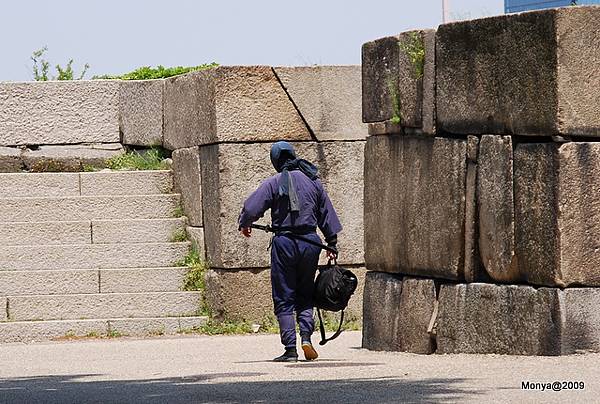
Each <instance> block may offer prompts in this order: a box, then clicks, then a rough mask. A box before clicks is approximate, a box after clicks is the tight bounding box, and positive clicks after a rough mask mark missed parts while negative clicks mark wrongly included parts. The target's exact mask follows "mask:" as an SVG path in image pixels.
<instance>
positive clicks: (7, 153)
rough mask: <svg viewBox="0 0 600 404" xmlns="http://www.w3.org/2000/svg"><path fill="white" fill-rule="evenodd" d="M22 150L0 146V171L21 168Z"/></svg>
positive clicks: (5, 171)
mask: <svg viewBox="0 0 600 404" xmlns="http://www.w3.org/2000/svg"><path fill="white" fill-rule="evenodd" d="M21 153H22V150H21V149H19V148H16V147H3V146H0V173H14V172H19V171H21V170H22V169H23V162H22V161H21Z"/></svg>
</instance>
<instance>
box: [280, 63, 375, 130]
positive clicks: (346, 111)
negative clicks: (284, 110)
mask: <svg viewBox="0 0 600 404" xmlns="http://www.w3.org/2000/svg"><path fill="white" fill-rule="evenodd" d="M274 70H275V74H277V77H278V78H279V80H280V81H281V83H282V84H283V87H284V88H285V90H286V92H287V93H288V94H289V96H290V97H291V99H292V101H293V102H294V105H295V106H296V107H297V108H298V110H299V111H300V114H301V115H302V117H303V118H304V120H305V121H306V123H307V124H308V126H309V128H310V129H311V131H312V133H314V135H315V136H316V138H317V139H318V140H320V141H324V140H361V139H365V138H366V136H367V125H366V124H364V123H363V122H362V117H361V67H360V66H310V67H309V66H306V67H276V68H274Z"/></svg>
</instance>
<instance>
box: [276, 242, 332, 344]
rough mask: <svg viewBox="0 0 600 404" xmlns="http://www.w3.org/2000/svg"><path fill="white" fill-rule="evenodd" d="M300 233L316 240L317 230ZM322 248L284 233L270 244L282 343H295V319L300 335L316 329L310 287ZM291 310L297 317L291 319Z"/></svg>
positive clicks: (292, 315)
mask: <svg viewBox="0 0 600 404" xmlns="http://www.w3.org/2000/svg"><path fill="white" fill-rule="evenodd" d="M303 237H306V238H310V239H312V240H314V241H316V242H319V243H320V242H321V239H320V238H319V236H318V235H317V234H316V233H312V234H307V235H304V236H303ZM320 253H321V249H320V248H319V247H316V246H314V245H311V244H309V243H307V242H305V241H302V240H297V239H293V238H291V237H287V236H285V235H280V236H275V237H273V244H272V245H271V286H272V292H273V304H274V309H275V315H276V316H277V321H278V322H279V333H280V336H281V343H282V344H283V345H284V346H285V347H286V348H295V347H296V321H295V320H297V321H298V325H299V328H300V335H301V336H302V337H303V338H310V335H311V334H312V333H313V331H314V329H315V321H314V318H313V299H312V296H313V290H314V287H315V274H316V271H317V266H318V264H319V255H320ZM294 314H295V315H296V318H295V319H294Z"/></svg>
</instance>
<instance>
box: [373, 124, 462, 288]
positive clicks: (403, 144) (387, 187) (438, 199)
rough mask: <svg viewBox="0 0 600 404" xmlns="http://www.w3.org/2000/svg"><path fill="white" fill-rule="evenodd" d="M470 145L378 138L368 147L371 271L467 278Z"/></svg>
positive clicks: (387, 137)
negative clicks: (468, 161)
mask: <svg viewBox="0 0 600 404" xmlns="http://www.w3.org/2000/svg"><path fill="white" fill-rule="evenodd" d="M466 164H467V142H466V141H465V140H459V139H444V138H439V137H436V138H433V137H410V136H373V137H370V138H369V139H367V147H366V150H365V203H364V217H365V242H366V244H365V260H366V264H367V269H369V270H375V271H383V272H401V273H405V274H410V275H421V276H433V277H440V278H448V279H461V278H462V277H463V271H464V257H465V181H466V178H465V177H466V171H467V170H466Z"/></svg>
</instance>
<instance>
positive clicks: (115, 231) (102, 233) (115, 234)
mask: <svg viewBox="0 0 600 404" xmlns="http://www.w3.org/2000/svg"><path fill="white" fill-rule="evenodd" d="M185 224H186V221H185V218H184V217H180V218H171V219H140V220H94V221H92V237H93V240H92V242H93V243H94V244H117V243H166V242H171V241H182V240H181V239H180V235H183V232H184V231H185Z"/></svg>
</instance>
